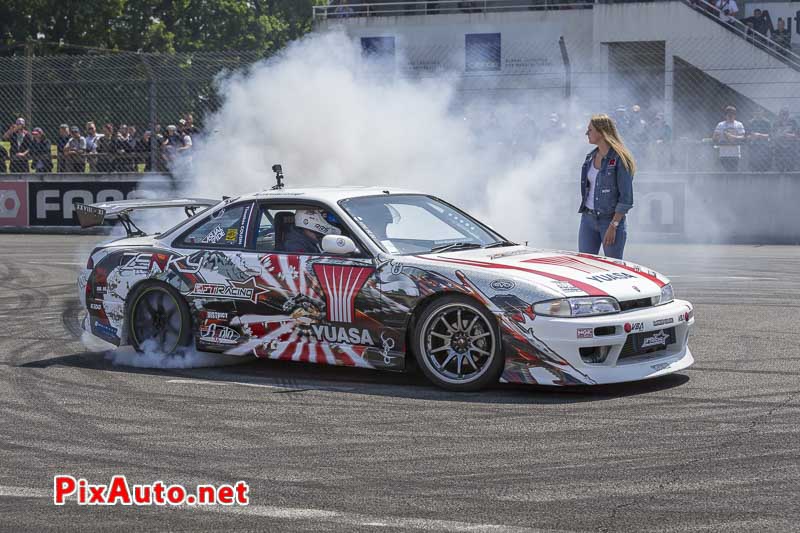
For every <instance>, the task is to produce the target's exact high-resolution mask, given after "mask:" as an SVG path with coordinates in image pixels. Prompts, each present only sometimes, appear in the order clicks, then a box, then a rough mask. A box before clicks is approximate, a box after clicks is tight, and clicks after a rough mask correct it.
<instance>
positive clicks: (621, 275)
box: [586, 272, 636, 283]
mask: <svg viewBox="0 0 800 533" xmlns="http://www.w3.org/2000/svg"><path fill="white" fill-rule="evenodd" d="M586 279H590V280H592V281H596V282H597V283H603V282H604V281H617V280H619V279H636V276H633V275H631V274H628V273H627V272H609V273H608V274H596V275H594V276H587V277H586Z"/></svg>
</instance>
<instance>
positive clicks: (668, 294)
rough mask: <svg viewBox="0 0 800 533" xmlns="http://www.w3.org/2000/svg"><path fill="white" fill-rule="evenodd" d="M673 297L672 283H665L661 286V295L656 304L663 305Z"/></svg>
mask: <svg viewBox="0 0 800 533" xmlns="http://www.w3.org/2000/svg"><path fill="white" fill-rule="evenodd" d="M674 299H675V292H674V291H673V290H672V283H667V284H666V285H664V286H663V287H661V296H660V297H659V299H658V302H657V303H656V305H664V304H668V303H670V302H671V301H672V300H674Z"/></svg>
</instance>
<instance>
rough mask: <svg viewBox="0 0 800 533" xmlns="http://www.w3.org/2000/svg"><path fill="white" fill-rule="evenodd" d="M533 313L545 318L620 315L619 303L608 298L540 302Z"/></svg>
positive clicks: (534, 307)
mask: <svg viewBox="0 0 800 533" xmlns="http://www.w3.org/2000/svg"><path fill="white" fill-rule="evenodd" d="M533 312H534V313H536V314H537V315H543V316H560V317H578V316H593V315H608V314H611V313H619V303H618V302H617V301H616V300H615V299H614V298H610V297H608V296H590V297H583V298H560V299H558V300H548V301H546V302H539V303H538V304H535V305H534V306H533Z"/></svg>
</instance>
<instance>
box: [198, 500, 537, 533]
mask: <svg viewBox="0 0 800 533" xmlns="http://www.w3.org/2000/svg"><path fill="white" fill-rule="evenodd" d="M196 509H198V510H208V511H222V512H227V513H235V514H243V515H250V516H261V517H266V518H279V519H283V520H318V521H323V522H328V523H335V524H339V525H344V526H348V527H351V528H354V527H364V526H372V527H392V528H401V529H421V530H427V531H511V532H531V531H537V530H535V529H532V528H524V527H515V526H507V525H501V524H481V523H476V522H460V521H455V520H437V519H433V518H413V517H400V516H370V515H364V514H359V513H349V512H343V511H327V510H324V509H299V508H292V507H272V506H268V505H248V506H246V507H224V508H223V507H215V508H211V507H207V508H202V507H196Z"/></svg>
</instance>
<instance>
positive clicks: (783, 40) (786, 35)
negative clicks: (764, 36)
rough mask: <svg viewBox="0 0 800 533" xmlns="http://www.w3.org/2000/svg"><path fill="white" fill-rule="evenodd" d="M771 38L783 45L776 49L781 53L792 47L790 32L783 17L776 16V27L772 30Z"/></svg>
mask: <svg viewBox="0 0 800 533" xmlns="http://www.w3.org/2000/svg"><path fill="white" fill-rule="evenodd" d="M772 40H773V41H775V42H776V43H777V44H778V45H780V46H782V47H783V49H779V50H778V51H779V52H780V53H781V54H783V55H786V54H787V51H789V50H791V49H792V32H791V31H789V30H788V29H787V28H786V23H785V22H784V20H783V17H778V27H777V28H775V31H773V32H772Z"/></svg>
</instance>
